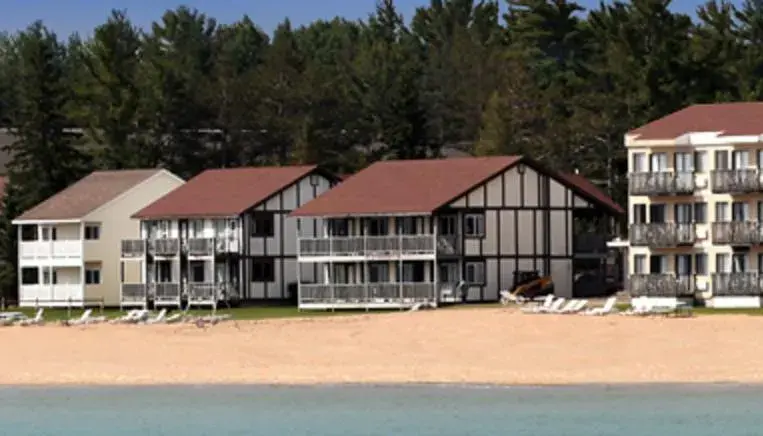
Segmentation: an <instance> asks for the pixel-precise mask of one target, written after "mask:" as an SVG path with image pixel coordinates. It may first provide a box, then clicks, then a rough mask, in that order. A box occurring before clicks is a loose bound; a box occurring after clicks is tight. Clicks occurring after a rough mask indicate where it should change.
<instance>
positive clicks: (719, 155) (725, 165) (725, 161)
mask: <svg viewBox="0 0 763 436" xmlns="http://www.w3.org/2000/svg"><path fill="white" fill-rule="evenodd" d="M715 169H716V170H727V169H729V152H728V151H726V150H718V151H716V152H715Z"/></svg>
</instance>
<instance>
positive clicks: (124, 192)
mask: <svg viewBox="0 0 763 436" xmlns="http://www.w3.org/2000/svg"><path fill="white" fill-rule="evenodd" d="M160 174H168V175H170V176H172V177H173V178H174V179H176V180H178V181H180V182H182V183H181V185H179V186H177V187H175V188H173V189H172V191H174V190H175V189H177V188H179V187H180V186H182V184H184V183H185V180H183V179H181V178H180V177H178V176H176V175H175V174H172V173H171V172H169V171H167V170H165V169H164V168H157V169H156V172H155V173H154V174H153V175H151V176H150V177H147V178H145V179H143V180H142V181H140V182H138V183H136V184H134V185H132V186H131V187H129V188H127V189H126V190H124V191H122V192H121V193H120V194H119V195H117V196H116V197H114V198H112V199H111V200H109V201H107V202H105V203H103V204H102V205H100V206H98V207H96V208H95V209H93V210H91V211H90V212H88V213H86V214H85V215H83V216H82V218H81V219H80V220H82V221H88V217H89V216H90V215H92V214H94V213H96V212H100V211H101V210H102V209H106V208H107V207H109V206H111V205H112V204H113V203H116V202H118V201H119V200H121V199H122V198H123V197H125V196H127V195H128V194H130V193H131V192H132V191H133V190H134V189H135V188H137V187H138V186H141V185H143V184H144V183H148V182H149V181H151V180H152V179H153V178H155V177H158V176H159V175H160ZM172 191H170V192H172ZM168 194H169V193H168ZM136 212H137V211H136ZM130 216H132V214H130Z"/></svg>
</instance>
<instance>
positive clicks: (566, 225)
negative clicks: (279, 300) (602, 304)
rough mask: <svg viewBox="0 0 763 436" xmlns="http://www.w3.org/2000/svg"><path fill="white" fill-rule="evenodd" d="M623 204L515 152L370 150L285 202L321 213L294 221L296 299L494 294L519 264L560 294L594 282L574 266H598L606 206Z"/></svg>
mask: <svg viewBox="0 0 763 436" xmlns="http://www.w3.org/2000/svg"><path fill="white" fill-rule="evenodd" d="M622 213H624V211H623V210H622V209H621V208H620V207H619V206H617V205H616V204H614V203H613V202H612V200H611V199H609V198H608V197H607V196H606V195H604V194H603V193H602V192H601V191H600V190H598V189H597V188H596V187H595V186H593V185H592V184H591V183H590V182H588V181H587V180H585V178H583V177H582V176H579V175H574V174H568V175H564V174H559V173H556V172H554V171H551V170H549V169H547V168H544V167H543V166H542V165H540V164H538V163H537V162H534V161H532V160H531V159H528V158H525V157H521V156H498V157H483V158H453V159H429V160H403V161H382V162H377V163H375V164H373V165H371V166H369V167H368V168H366V169H364V170H362V171H360V172H358V173H357V174H355V175H353V176H351V177H350V178H348V179H346V180H345V181H343V182H342V183H341V184H340V185H338V186H337V187H335V188H333V189H332V190H331V191H329V192H327V193H326V194H324V195H322V196H320V197H319V198H317V199H315V200H313V201H311V202H309V203H307V204H306V205H305V206H303V207H301V208H299V209H297V210H296V211H294V213H293V214H292V216H296V217H299V218H300V220H304V221H306V222H311V223H319V224H320V225H321V227H320V228H319V232H317V233H316V232H315V229H314V227H313V226H314V224H312V225H305V224H304V223H302V224H301V225H300V226H299V229H300V232H301V234H300V239H299V253H298V261H299V264H300V270H301V271H302V272H303V274H302V275H301V276H300V280H301V281H300V286H299V307H300V308H302V309H335V308H337V309H338V308H347V309H351V308H365V309H373V308H403V307H411V306H414V305H416V304H419V303H427V304H440V303H453V302H460V301H462V300H466V301H475V302H476V301H496V300H497V299H498V297H499V291H500V290H509V289H511V287H512V284H513V283H514V281H515V278H516V277H517V276H518V275H519V274H524V273H537V274H538V275H540V276H544V277H552V278H553V282H554V286H555V291H556V293H557V294H558V295H562V296H567V297H569V296H575V295H584V293H585V292H590V291H593V292H596V289H590V288H591V287H596V285H595V283H594V282H595V280H594V281H592V282H588V283H587V284H586V286H584V287H579V286H577V283H578V282H577V281H576V277H578V276H579V275H580V274H579V272H580V271H583V270H586V271H590V270H598V271H600V270H602V269H603V260H604V258H605V257H606V250H605V246H606V244H605V241H606V239H605V238H606V234H605V233H606V231H607V230H606V225H607V223H608V222H609V220H607V219H606V217H608V216H617V215H620V214H622ZM318 218H320V219H322V221H315V220H316V219H318ZM584 221H585V222H587V223H596V224H598V231H596V232H592V233H586V231H590V229H585V230H584V228H585V227H584V226H578V224H579V223H582V222H584ZM586 236H593V237H594V238H590V237H589V238H586ZM597 236H598V237H599V243H598V244H597V243H595V242H594V243H591V241H592V240H595V239H596V238H595V237H597ZM306 272H311V274H310V275H309V276H308V275H307V274H305V273H306ZM601 282H602V281H601V280H599V283H600V284H601ZM602 286H603V285H602ZM585 287H588V288H589V289H583V288H585Z"/></svg>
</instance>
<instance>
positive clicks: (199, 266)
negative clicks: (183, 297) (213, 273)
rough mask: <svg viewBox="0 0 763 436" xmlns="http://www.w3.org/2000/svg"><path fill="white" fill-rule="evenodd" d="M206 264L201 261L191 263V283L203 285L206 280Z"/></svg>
mask: <svg viewBox="0 0 763 436" xmlns="http://www.w3.org/2000/svg"><path fill="white" fill-rule="evenodd" d="M204 275H205V274H204V262H203V261H199V260H192V261H191V282H194V283H203V282H205V280H204Z"/></svg>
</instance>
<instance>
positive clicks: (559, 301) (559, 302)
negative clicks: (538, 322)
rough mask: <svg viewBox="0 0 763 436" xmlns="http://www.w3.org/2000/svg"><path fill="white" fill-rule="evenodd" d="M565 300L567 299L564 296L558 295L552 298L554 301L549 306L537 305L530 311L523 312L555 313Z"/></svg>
mask: <svg viewBox="0 0 763 436" xmlns="http://www.w3.org/2000/svg"><path fill="white" fill-rule="evenodd" d="M565 301H567V299H566V298H564V297H560V298H558V299H556V300H554V302H553V303H551V305H550V306H538V307H536V308H535V310H533V311H531V312H525V313H555V312H558V311H559V309H561V308H562V305H563V304H564V302H565Z"/></svg>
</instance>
